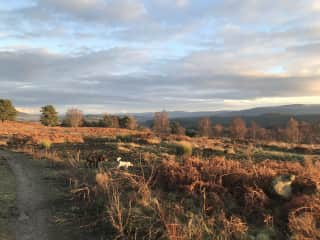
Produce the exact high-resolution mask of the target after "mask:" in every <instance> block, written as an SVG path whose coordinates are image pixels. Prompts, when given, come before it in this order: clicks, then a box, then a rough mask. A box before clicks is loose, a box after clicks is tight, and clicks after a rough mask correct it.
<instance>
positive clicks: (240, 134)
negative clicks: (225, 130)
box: [230, 118, 247, 139]
mask: <svg viewBox="0 0 320 240" xmlns="http://www.w3.org/2000/svg"><path fill="white" fill-rule="evenodd" d="M230 133H231V136H232V137H234V138H238V139H244V138H245V136H246V133H247V127H246V123H245V122H244V121H243V119H242V118H235V119H233V120H232V123H231V126H230Z"/></svg>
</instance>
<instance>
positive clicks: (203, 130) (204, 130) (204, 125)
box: [199, 117, 211, 137]
mask: <svg viewBox="0 0 320 240" xmlns="http://www.w3.org/2000/svg"><path fill="white" fill-rule="evenodd" d="M199 135H200V136H202V137H210V136H211V120H210V118H208V117H206V118H202V119H200V121H199Z"/></svg>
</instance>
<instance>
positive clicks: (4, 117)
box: [0, 99, 17, 122]
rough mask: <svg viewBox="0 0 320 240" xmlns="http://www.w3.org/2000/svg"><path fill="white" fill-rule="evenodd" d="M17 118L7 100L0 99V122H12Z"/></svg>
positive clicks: (10, 103) (14, 110)
mask: <svg viewBox="0 0 320 240" xmlns="http://www.w3.org/2000/svg"><path fill="white" fill-rule="evenodd" d="M16 116H17V110H16V109H15V108H14V106H13V105H12V102H11V101H10V100H8V99H0V120H1V121H2V122H4V121H14V120H15V119H16Z"/></svg>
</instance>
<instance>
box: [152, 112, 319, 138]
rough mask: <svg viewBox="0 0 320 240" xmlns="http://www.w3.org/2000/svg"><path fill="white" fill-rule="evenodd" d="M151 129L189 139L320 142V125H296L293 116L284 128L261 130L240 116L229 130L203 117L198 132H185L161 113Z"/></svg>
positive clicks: (254, 123)
mask: <svg viewBox="0 0 320 240" xmlns="http://www.w3.org/2000/svg"><path fill="white" fill-rule="evenodd" d="M152 128H153V130H154V131H155V132H156V133H159V134H168V133H171V134H179V135H185V134H186V135H188V136H191V137H193V136H200V137H230V138H233V139H239V140H245V139H249V140H254V141H255V140H258V139H259V140H266V141H282V142H290V143H306V144H312V143H319V142H320V123H314V124H312V123H309V122H304V121H301V122H299V121H297V120H296V119H294V118H293V117H292V118H290V120H289V121H288V122H287V125H286V127H284V128H280V127H273V128H263V127H260V126H259V125H258V124H257V123H256V122H255V121H252V122H251V123H250V124H249V125H247V123H246V122H245V121H244V120H243V119H242V118H240V117H236V118H234V119H233V120H232V122H231V124H230V125H229V126H228V127H224V126H222V125H221V124H219V123H216V124H214V125H213V124H212V122H211V119H210V118H209V117H204V118H201V119H200V120H199V122H198V127H197V129H185V128H183V127H182V126H181V125H180V123H179V122H177V121H173V122H170V121H169V117H168V113H167V112H165V111H163V112H158V113H155V116H154V122H153V126H152Z"/></svg>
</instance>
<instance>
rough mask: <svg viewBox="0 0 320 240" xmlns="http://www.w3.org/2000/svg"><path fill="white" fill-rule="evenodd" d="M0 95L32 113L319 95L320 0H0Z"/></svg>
mask: <svg viewBox="0 0 320 240" xmlns="http://www.w3.org/2000/svg"><path fill="white" fill-rule="evenodd" d="M0 98H9V99H11V100H12V101H13V102H14V104H15V106H16V107H17V108H18V109H19V110H23V111H25V112H34V113H36V112H37V113H38V112H39V108H40V107H41V106H43V105H46V104H53V105H54V106H55V107H56V108H57V109H58V110H59V111H60V112H62V111H65V110H66V109H68V108H70V107H78V108H80V109H82V110H83V111H85V112H87V113H102V112H110V113H115V112H146V111H159V110H163V109H165V110H168V111H173V110H184V111H214V110H222V109H226V110H230V109H244V108H251V107H258V106H274V105H285V104H296V103H303V104H314V103H320V1H319V0H294V1H293V0H278V1H270V0H224V1H219V0H68V1H66V0H15V1H0Z"/></svg>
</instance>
